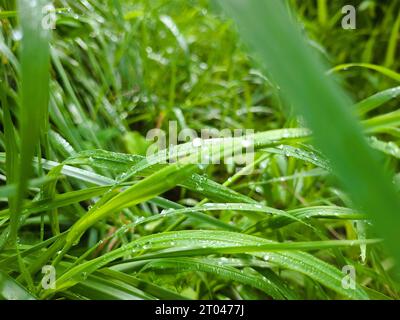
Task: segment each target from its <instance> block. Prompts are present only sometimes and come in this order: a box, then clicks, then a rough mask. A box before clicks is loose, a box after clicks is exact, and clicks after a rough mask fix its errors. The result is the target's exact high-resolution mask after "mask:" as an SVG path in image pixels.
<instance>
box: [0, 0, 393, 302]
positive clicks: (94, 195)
mask: <svg viewBox="0 0 400 320" xmlns="http://www.w3.org/2000/svg"><path fill="white" fill-rule="evenodd" d="M31 4H32V2H31V1H28V0H19V1H17V2H14V1H0V9H1V11H0V20H1V36H0V57H1V67H0V77H1V81H0V104H1V113H0V121H1V125H2V131H1V134H0V148H1V149H2V150H1V153H0V174H1V176H0V177H1V179H2V181H3V185H2V186H0V199H1V200H2V202H1V211H0V232H1V233H0V284H1V285H0V288H6V289H1V290H0V296H1V297H2V298H5V299H13V298H14V299H15V298H16V299H138V298H139V299H188V298H189V299H397V298H398V294H399V283H398V281H397V274H396V267H395V265H396V262H398V258H399V256H400V254H399V252H398V248H397V240H398V234H397V232H396V230H398V225H399V223H400V222H399V221H400V220H399V219H398V217H397V212H398V210H397V209H398V205H399V204H398V180H399V179H398V174H397V171H398V160H399V158H400V149H399V147H398V136H399V133H398V130H399V128H398V127H399V124H400V122H399V119H400V118H399V116H398V111H397V109H396V107H397V103H398V101H399V99H398V97H399V94H400V90H399V88H398V86H399V84H398V81H399V74H398V70H399V69H398V68H399V64H398V61H397V60H396V59H395V57H396V54H397V53H398V52H397V48H398V41H399V39H398V38H399V31H398V30H399V28H398V26H399V22H398V21H400V19H399V15H398V12H399V10H400V7H399V5H398V4H397V2H395V1H392V2H388V3H376V2H373V1H364V2H362V3H361V4H360V5H359V6H358V7H357V8H358V12H359V18H358V25H357V29H356V30H354V31H349V30H343V29H341V28H340V18H341V13H340V10H341V7H342V6H343V5H345V4H346V3H344V2H343V4H342V3H341V1H336V2H335V3H331V2H327V1H287V2H286V4H287V6H285V5H284V4H283V2H282V3H281V2H278V1H276V2H268V1H264V2H262V5H263V6H264V7H263V8H264V9H265V10H259V4H258V1H257V2H256V1H247V2H246V3H243V2H240V1H229V2H228V1H223V2H222V3H221V6H217V5H215V3H209V2H208V1H165V0H157V1H145V0H143V1H128V0H125V1H111V0H110V1H102V2H99V1H91V0H87V1H66V0H60V1H57V2H56V11H55V12H56V17H57V19H56V25H55V29H54V30H45V31H43V32H37V30H42V28H41V23H42V18H43V16H42V11H41V5H44V4H45V1H44V2H43V3H42V2H40V1H38V2H37V7H30V6H31ZM288 13H289V14H288ZM249 17H250V18H251V19H250V18H249ZM254 17H257V19H255V18H254ZM232 18H233V20H232ZM294 21H296V22H294ZM298 23H300V24H302V25H303V27H304V30H302V31H299V29H298V27H297V24H298ZM236 26H237V27H238V28H237V30H238V32H237V31H236ZM388 26H390V28H388ZM19 35H21V36H19ZM354 39H358V41H359V42H358V43H357V44H354V43H355V40H354ZM383 43H384V44H385V45H384V46H383V45H382V44H383ZM247 45H248V47H247ZM249 52H250V53H251V54H250V55H249ZM320 60H322V62H321V63H320V62H319V61H320ZM332 74H335V75H337V76H338V77H339V76H340V80H339V81H340V82H341V83H338V80H337V79H336V80H332ZM338 77H337V78H338ZM341 88H344V89H346V91H347V92H348V94H346V93H344V90H343V89H341ZM171 121H174V123H176V126H177V128H178V129H179V130H182V129H193V130H195V131H200V130H202V129H204V128H207V129H209V130H222V129H226V128H229V129H231V130H234V129H243V130H244V129H253V130H254V131H255V133H254V135H252V136H251V137H252V139H254V154H253V158H252V159H253V160H252V162H251V163H250V164H248V166H247V167H246V168H243V167H238V166H236V165H235V164H232V163H222V162H221V163H219V164H212V165H208V166H197V165H192V164H188V163H172V162H165V161H164V160H165V157H163V156H162V155H156V156H154V157H150V158H149V157H146V151H147V150H148V149H147V148H148V145H149V143H148V142H147V141H146V140H145V137H146V134H147V133H148V132H149V130H152V129H154V128H156V129H163V130H165V131H168V129H169V126H170V123H171ZM308 127H309V128H310V129H311V130H312V131H311V130H310V129H308ZM212 141H213V142H214V143H216V144H217V146H218V148H221V149H222V150H224V152H227V151H232V150H231V149H232V146H231V144H230V143H229V142H227V141H222V140H218V139H213V140H212ZM235 141H238V142H240V143H241V145H244V144H245V142H246V141H245V140H244V138H237V139H236V140H235ZM170 150H178V152H182V153H184V154H185V156H186V157H188V158H187V159H192V158H194V157H197V152H198V150H197V149H196V148H194V147H193V144H192V143H190V142H189V143H186V144H182V145H179V146H177V147H173V146H172V147H171V146H170ZM169 154H170V153H169ZM212 156H213V157H214V156H215V154H212ZM243 172H247V173H250V174H246V175H242V173H243ZM393 182H394V183H393ZM381 238H382V239H383V241H382V240H381ZM392 257H393V258H392ZM44 266H53V267H54V268H55V270H56V279H55V280H56V282H55V284H54V286H51V287H50V288H48V287H44V286H43V282H42V279H43V272H42V271H43V270H44V269H43V267H44ZM345 266H347V267H348V266H350V267H351V268H354V270H355V274H356V279H355V280H356V281H355V283H354V287H353V288H351V289H347V288H346V287H345V285H343V278H344V276H345V275H346V274H344V273H343V272H342V268H343V267H345Z"/></svg>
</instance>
